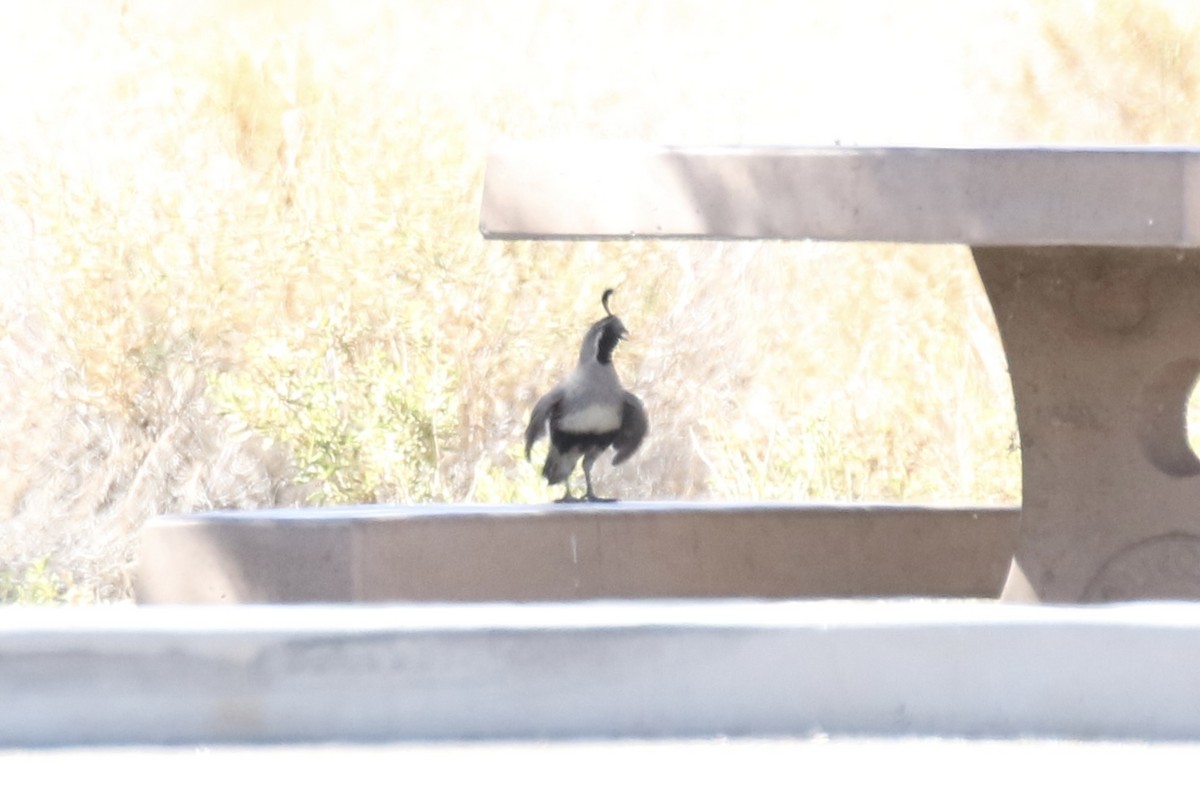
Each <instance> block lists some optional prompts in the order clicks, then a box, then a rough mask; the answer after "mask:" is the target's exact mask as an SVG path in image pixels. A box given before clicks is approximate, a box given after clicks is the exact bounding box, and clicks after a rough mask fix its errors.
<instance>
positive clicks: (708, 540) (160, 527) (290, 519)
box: [136, 503, 1020, 603]
mask: <svg viewBox="0 0 1200 800" xmlns="http://www.w3.org/2000/svg"><path fill="white" fill-rule="evenodd" d="M1019 522H1020V512H1019V510H1018V509H1016V508H979V509H938V508H922V507H915V506H896V507H886V506H850V505H847V506H806V505H753V504H697V503H620V504H615V505H604V506H601V505H564V506H558V505H539V506H521V505H507V506H461V505H454V506H405V507H387V506H364V507H356V508H327V509H291V510H272V511H262V512H236V513H220V514H198V515H188V516H177V517H163V518H159V519H156V520H152V521H151V522H150V523H149V524H148V525H147V526H146V527H145V529H144V530H143V532H142V543H141V553H140V563H139V566H138V570H137V577H136V594H137V599H138V601H139V602H141V603H245V602H262V603H292V602H337V601H368V602H378V601H392V600H423V601H429V600H454V601H470V600H481V601H486V600H570V599H586V598H639V597H852V596H904V595H909V596H930V597H996V596H998V594H999V591H1000V589H1001V587H1002V586H1003V583H1004V578H1005V575H1006V572H1007V570H1008V567H1009V563H1010V561H1011V558H1012V553H1013V550H1014V548H1015V546H1016V540H1017V535H1018V526H1019Z"/></svg>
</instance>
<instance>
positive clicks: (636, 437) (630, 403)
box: [612, 392, 650, 465]
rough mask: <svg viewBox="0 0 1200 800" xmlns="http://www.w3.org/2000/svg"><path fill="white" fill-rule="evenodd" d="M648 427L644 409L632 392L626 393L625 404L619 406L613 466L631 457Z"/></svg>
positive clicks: (648, 422) (648, 423) (644, 436)
mask: <svg viewBox="0 0 1200 800" xmlns="http://www.w3.org/2000/svg"><path fill="white" fill-rule="evenodd" d="M649 427H650V421H649V420H648V419H647V418H646V407H645V406H643V405H642V401H641V400H638V399H637V396H636V395H634V394H633V392H626V393H625V402H624V403H623V404H622V406H621V428H620V429H619V430H618V431H617V438H616V439H614V440H613V447H615V448H616V450H617V454H616V455H615V456H613V462H612V463H613V464H614V465H616V464H620V463H621V462H622V461H624V460H625V459H627V458H629V457H630V456H631V455H633V452H634V451H635V450H637V449H638V447H639V446H641V444H642V439H645V438H646V430H647V429H648V428H649Z"/></svg>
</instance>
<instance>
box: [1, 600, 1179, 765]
mask: <svg viewBox="0 0 1200 800" xmlns="http://www.w3.org/2000/svg"><path fill="white" fill-rule="evenodd" d="M1198 671H1200V605H1196V604H1186V603H1180V604H1164V603H1141V604H1130V605H1117V606H1103V605H1097V606H1091V607H1069V606H1062V607H1060V606H1025V605H1012V604H1000V603H994V602H984V601H870V602H867V601H824V602H797V601H793V602H763V601H758V602H752V601H712V602H700V601H693V602H686V603H685V602H645V601H643V602H624V603H618V602H598V603H565V604H517V605H500V604H453V605H432V604H421V605H398V606H236V607H234V606H207V607H198V606H192V607H185V606H158V607H150V608H137V607H107V608H106V607H96V608H81V609H69V610H47V609H13V610H8V611H5V612H4V613H3V614H0V747H5V746H7V747H38V746H69V745H111V744H139V743H141V744H164V743H203V744H220V743H235V742H242V743H247V742H257V743H298V742H327V741H343V742H345V741H357V742H371V741H398V740H445V739H455V740H464V739H466V740H469V739H529V740H541V739H555V740H558V739H576V738H581V737H583V738H587V737H591V738H597V737H598V738H614V737H615V738H626V739H629V738H663V739H676V738H696V737H714V736H734V737H758V738H762V737H796V736H799V737H811V736H814V735H818V734H824V735H830V736H875V737H895V736H917V737H951V738H962V737H968V738H1021V737H1037V738H1064V739H1127V740H1154V741H1168V740H1189V741H1200V681H1197V680H1196V678H1195V676H1196V674H1197V672H1198Z"/></svg>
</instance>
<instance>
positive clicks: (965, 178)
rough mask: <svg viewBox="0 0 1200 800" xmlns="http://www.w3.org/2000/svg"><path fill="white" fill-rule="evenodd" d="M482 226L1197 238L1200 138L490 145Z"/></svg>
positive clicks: (1092, 241)
mask: <svg viewBox="0 0 1200 800" xmlns="http://www.w3.org/2000/svg"><path fill="white" fill-rule="evenodd" d="M480 230H481V231H482V233H483V235H484V236H485V237H487V238H491V239H546V238H549V239H573V238H587V239H602V238H630V237H656V238H663V237H674V238H712V239H820V240H827V241H884V242H929V243H955V244H970V245H1066V244H1087V245H1116V246H1123V247H1134V246H1147V247H1149V246H1174V247H1196V246H1200V149H1197V148H1165V147H1163V148H1152V147H1136V148H1100V147H1090V148H1073V147H1010V148H920V147H883V148H870V147H852V148H851V147H847V148H842V147H662V146H655V145H645V144H635V143H608V142H587V143H579V144H571V143H556V142H522V143H512V144H505V145H502V146H498V147H496V148H495V149H494V150H493V151H492V152H491V154H490V155H489V157H488V163H487V174H486V179H485V182H484V189H483V204H482V209H481V213H480Z"/></svg>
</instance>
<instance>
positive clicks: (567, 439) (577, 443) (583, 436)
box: [550, 426, 617, 453]
mask: <svg viewBox="0 0 1200 800" xmlns="http://www.w3.org/2000/svg"><path fill="white" fill-rule="evenodd" d="M616 439H617V431H605V432H604V433H583V432H575V431H560V430H557V429H556V428H554V427H553V426H551V428H550V441H551V443H552V444H553V445H554V447H555V449H556V450H558V452H560V453H566V452H569V451H571V450H603V449H604V448H606V447H609V446H611V445H612V443H613V442H614V441H616Z"/></svg>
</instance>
